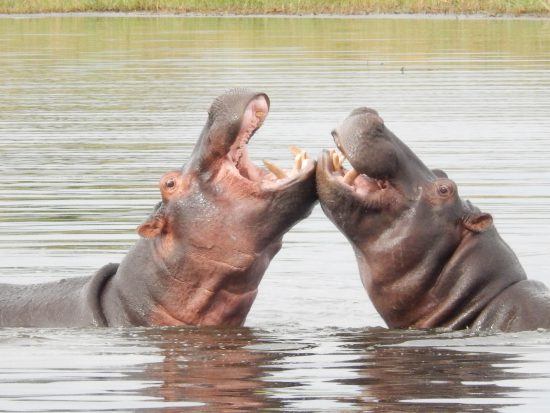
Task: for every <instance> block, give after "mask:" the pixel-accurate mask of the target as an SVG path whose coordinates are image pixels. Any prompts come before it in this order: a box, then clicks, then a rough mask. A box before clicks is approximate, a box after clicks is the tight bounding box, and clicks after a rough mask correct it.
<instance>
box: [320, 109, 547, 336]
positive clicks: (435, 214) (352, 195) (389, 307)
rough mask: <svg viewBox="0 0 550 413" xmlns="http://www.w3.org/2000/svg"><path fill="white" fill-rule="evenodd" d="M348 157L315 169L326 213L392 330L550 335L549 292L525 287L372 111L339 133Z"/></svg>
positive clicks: (329, 156) (497, 240) (474, 212)
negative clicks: (344, 164)
mask: <svg viewBox="0 0 550 413" xmlns="http://www.w3.org/2000/svg"><path fill="white" fill-rule="evenodd" d="M332 135H333V138H334V141H335V143H336V146H337V147H338V149H339V150H340V152H341V153H342V155H343V156H344V157H345V158H347V159H348V161H349V163H350V164H351V166H352V168H351V169H350V170H346V169H345V168H344V167H342V166H341V164H342V162H343V160H342V157H341V156H339V154H338V153H337V152H335V151H330V152H329V151H325V152H324V153H323V154H322V155H321V156H320V158H319V161H318V165H317V191H318V195H319V200H320V203H321V206H322V208H323V211H324V212H325V214H326V215H327V216H328V217H329V218H330V220H331V221H332V222H333V223H334V224H335V225H336V226H337V227H338V229H339V230H340V231H341V232H342V233H343V234H344V235H345V236H346V237H347V238H348V240H349V242H350V243H351V245H352V246H353V248H354V251H355V254H356V257H357V262H358V265H359V272H360V276H361V280H362V282H363V285H364V287H365V289H366V290H367V292H368V294H369V296H370V298H371V300H372V302H373V303H374V305H375V307H376V309H377V310H378V312H379V313H380V314H381V316H382V317H383V318H384V320H385V321H386V323H387V324H388V326H389V327H391V328H408V327H414V328H435V327H443V328H448V329H463V328H468V327H469V328H473V329H494V330H501V331H519V330H531V329H536V328H539V327H543V328H550V293H549V291H548V289H547V288H546V287H545V286H544V285H543V284H542V283H540V282H537V281H532V280H527V278H526V275H525V273H524V271H523V269H522V267H521V265H520V263H519V261H518V259H517V257H516V255H515V254H514V253H513V251H512V250H511V249H510V248H509V246H508V245H507V244H506V243H505V242H504V241H503V240H502V238H501V237H500V235H499V234H498V233H497V231H496V229H495V227H494V226H493V220H492V217H491V215H489V214H486V213H482V212H480V211H479V209H478V208H476V207H474V206H473V205H472V204H471V203H470V202H469V201H463V200H462V199H461V198H460V196H459V195H458V191H457V187H456V184H455V183H454V182H453V181H452V180H450V179H448V177H447V176H446V174H445V173H444V172H443V171H441V170H430V169H428V168H427V167H426V166H425V165H424V164H423V163H422V161H421V160H420V159H419V158H418V157H417V156H416V155H415V154H414V153H413V152H412V151H411V150H410V149H409V148H408V147H407V146H406V145H405V144H404V143H403V142H402V141H401V140H399V139H398V138H397V137H396V136H395V135H394V134H393V133H392V132H391V131H390V130H389V129H388V128H386V126H385V125H384V122H383V120H382V119H381V118H380V116H378V114H377V112H376V111H374V110H373V109H369V108H359V109H356V110H354V111H353V112H352V113H351V114H350V116H349V117H348V118H347V119H346V120H345V121H344V122H343V123H342V124H341V125H340V126H339V127H338V128H337V129H336V130H334V131H333V132H332Z"/></svg>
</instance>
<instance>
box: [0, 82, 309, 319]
mask: <svg viewBox="0 0 550 413" xmlns="http://www.w3.org/2000/svg"><path fill="white" fill-rule="evenodd" d="M269 104H270V102H269V98H268V97H267V95H266V94H264V93H253V92H249V91H246V90H233V91H230V92H228V93H226V94H224V95H222V96H220V97H218V98H217V99H216V100H215V101H214V103H213V104H212V106H211V107H210V110H209V113H208V120H207V122H206V125H205V126H204V129H203V130H202V133H201V135H200V137H199V140H198V142H197V144H196V146H195V149H194V151H193V153H192V154H191V157H190V159H189V161H188V162H187V164H186V165H185V166H184V167H183V168H182V169H179V170H175V171H172V172H168V173H167V174H165V175H164V176H163V177H162V178H161V180H160V183H159V186H160V192H161V196H162V202H160V203H159V204H158V205H157V206H156V208H155V209H154V211H153V213H152V214H151V216H150V217H149V218H148V219H147V220H146V221H145V222H144V223H143V224H142V225H141V226H140V227H139V228H138V233H139V234H140V235H141V238H140V239H139V240H138V241H137V243H136V244H135V245H134V247H133V248H132V249H131V250H130V251H129V252H128V254H127V255H126V256H125V258H124V259H123V261H122V262H121V263H120V265H117V264H109V265H106V266H105V267H103V268H101V269H100V270H99V271H98V272H97V273H96V274H95V275H93V276H91V277H83V278H72V279H67V280H62V281H59V282H53V283H46V284H35V285H8V284H0V326H27V327H58V326H63V327H83V326H151V325H164V326H166V325H170V326H173V325H222V326H239V325H242V324H243V323H244V321H245V319H246V316H247V314H248V312H249V310H250V308H251V306H252V303H253V301H254V299H255V297H256V294H257V292H258V285H259V283H260V281H261V279H262V276H263V275H264V272H265V271H266V269H267V267H268V265H269V263H270V261H271V259H272V258H273V257H274V256H275V254H276V253H277V252H278V251H279V249H280V248H281V246H282V238H283V235H284V234H285V233H286V232H287V231H288V230H289V229H290V228H291V227H292V226H294V225H295V224H296V223H297V222H298V221H300V220H301V219H304V218H305V217H307V216H308V215H309V214H310V212H311V210H312V208H313V205H314V203H315V201H316V199H317V197H316V191H315V161H313V160H311V159H309V158H308V156H307V154H306V153H305V152H304V151H302V150H300V149H298V148H293V151H294V157H295V158H294V168H293V169H292V170H288V171H287V170H283V169H281V168H279V167H277V166H276V165H274V164H272V163H270V162H267V161H266V162H265V164H266V168H267V169H264V168H260V167H257V166H256V165H254V163H252V162H251V161H250V159H249V157H248V153H247V149H246V144H247V143H248V141H249V140H250V138H251V137H252V136H253V135H254V134H255V133H256V131H257V130H258V129H259V128H260V126H261V125H262V123H263V122H264V120H265V118H266V116H267V114H268V112H269Z"/></svg>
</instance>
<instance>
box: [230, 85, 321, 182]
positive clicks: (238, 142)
mask: <svg viewBox="0 0 550 413" xmlns="http://www.w3.org/2000/svg"><path fill="white" fill-rule="evenodd" d="M268 113H269V105H268V103H267V101H266V99H265V97H264V96H262V95H260V96H257V97H256V98H254V99H253V100H252V101H251V102H250V103H249V104H248V105H247V107H246V109H245V111H244V114H243V116H242V121H241V128H240V130H239V133H238V135H237V138H236V139H235V141H234V143H233V145H231V148H230V149H229V152H228V153H227V161H228V162H229V163H230V164H231V165H232V166H233V167H234V170H235V171H236V172H237V173H238V174H239V175H240V176H241V177H242V178H245V179H247V180H249V181H252V182H256V183H260V184H262V185H264V186H268V187H278V186H280V185H284V184H287V183H289V182H292V181H294V180H296V179H297V178H299V177H302V176H304V175H306V174H308V173H309V172H312V171H313V170H314V168H315V162H314V161H313V160H312V159H310V158H309V157H308V154H307V152H306V151H304V150H303V149H300V148H298V147H296V146H292V147H291V148H290V151H291V153H292V155H293V156H294V166H293V168H292V169H290V170H289V169H283V168H280V167H279V166H277V165H275V164H274V163H272V162H270V161H268V160H265V159H264V160H263V164H264V167H265V168H261V167H258V166H256V165H255V164H254V163H253V162H252V161H251V160H250V157H249V155H248V149H247V145H248V143H249V141H250V140H251V138H252V137H253V136H254V134H255V133H256V132H257V131H258V129H259V128H260V127H261V126H262V124H263V123H264V121H265V119H266V117H267V115H268Z"/></svg>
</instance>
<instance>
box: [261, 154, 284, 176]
mask: <svg viewBox="0 0 550 413" xmlns="http://www.w3.org/2000/svg"><path fill="white" fill-rule="evenodd" d="M263 162H264V165H265V167H266V168H267V169H268V170H269V171H271V172H272V173H273V175H275V176H276V177H277V179H284V178H286V173H285V171H283V170H282V169H281V168H279V167H278V166H277V165H275V164H274V163H271V162H269V161H268V160H267V159H264V160H263Z"/></svg>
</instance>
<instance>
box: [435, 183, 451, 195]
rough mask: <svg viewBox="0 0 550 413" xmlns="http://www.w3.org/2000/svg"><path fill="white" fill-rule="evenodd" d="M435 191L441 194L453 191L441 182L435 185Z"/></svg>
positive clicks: (448, 193)
mask: <svg viewBox="0 0 550 413" xmlns="http://www.w3.org/2000/svg"><path fill="white" fill-rule="evenodd" d="M437 192H438V193H439V195H441V196H448V195H450V194H451V193H452V192H453V190H452V188H451V187H450V186H449V185H446V184H442V185H439V186H438V187H437Z"/></svg>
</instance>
